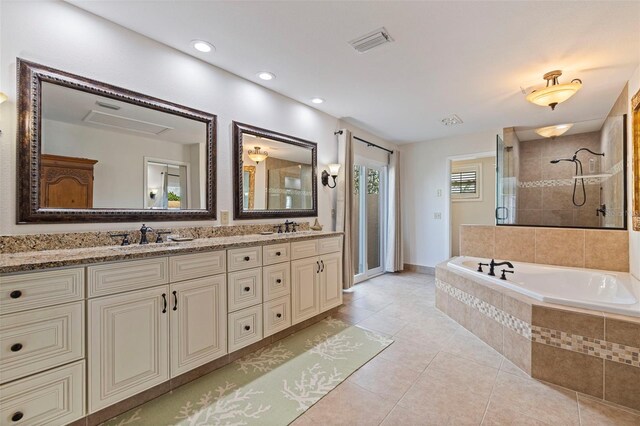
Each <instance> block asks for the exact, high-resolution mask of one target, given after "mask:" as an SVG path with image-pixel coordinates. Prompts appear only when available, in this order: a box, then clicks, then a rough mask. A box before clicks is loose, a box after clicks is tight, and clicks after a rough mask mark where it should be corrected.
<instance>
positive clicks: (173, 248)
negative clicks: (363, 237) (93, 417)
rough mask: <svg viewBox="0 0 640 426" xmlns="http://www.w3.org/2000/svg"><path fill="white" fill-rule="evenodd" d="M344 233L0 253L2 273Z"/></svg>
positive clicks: (255, 236)
mask: <svg viewBox="0 0 640 426" xmlns="http://www.w3.org/2000/svg"><path fill="white" fill-rule="evenodd" d="M336 235H342V232H323V231H299V232H292V233H289V234H284V233H283V234H270V235H259V234H251V235H235V236H228V237H215V238H197V239H194V240H192V241H183V242H175V241H170V242H165V243H160V244H154V243H150V244H147V245H139V244H135V245H134V244H132V245H129V246H102V247H89V248H75V249H57V250H43V251H25V252H18V253H7V254H0V273H1V274H6V273H12V272H24V271H35V270H40V269H47V268H60V267H63V266H74V265H87V264H91V263H100V262H114V261H121V260H133V259H143V258H148V257H158V256H167V255H174V254H188V253H197V252H205V251H214V250H224V249H228V248H238V247H249V246H253V245H269V244H277V243H279V242H290V241H302V240H310V239H314V238H326V237H331V236H336Z"/></svg>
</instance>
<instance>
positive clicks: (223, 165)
mask: <svg viewBox="0 0 640 426" xmlns="http://www.w3.org/2000/svg"><path fill="white" fill-rule="evenodd" d="M0 8H1V9H0V12H1V17H0V26H1V27H0V91H2V92H4V93H6V94H7V95H9V101H7V102H5V103H4V104H2V105H1V106H0V129H1V130H2V136H0V143H1V146H0V200H1V201H0V234H2V235H10V234H22V233H42V232H62V231H87V230H108V229H113V228H114V226H117V227H118V228H122V227H129V228H135V227H137V226H139V223H131V224H120V225H114V224H108V223H104V224H93V223H92V224H55V225H16V212H15V210H16V209H15V199H16V191H15V187H16V184H15V174H16V170H15V167H16V163H15V158H16V141H15V138H16V83H15V82H16V57H21V58H24V59H27V60H30V61H34V62H37V63H41V64H45V65H48V66H51V67H54V68H58V69H62V70H65V71H69V72H72V73H75V74H79V75H82V76H86V77H89V78H92V79H95V80H98V81H104V82H108V83H111V84H114V85H117V86H121V87H125V88H128V89H131V90H135V91H138V92H142V93H145V94H149V95H152V96H155V97H158V98H161V99H165V100H168V101H172V102H176V103H178V104H182V105H186V106H189V107H192V108H196V109H200V110H203V111H207V112H211V113H213V114H216V115H217V116H218V146H217V165H218V176H217V178H218V179H217V187H218V194H217V202H218V211H219V210H223V209H224V210H229V211H232V210H233V209H232V203H233V192H232V190H233V188H232V172H233V164H232V142H231V122H232V120H237V121H240V122H243V123H249V124H252V125H255V126H258V127H264V128H267V129H270V130H274V131H277V132H282V133H286V134H291V135H294V136H297V137H300V138H302V139H307V140H311V141H315V142H317V143H318V168H319V172H320V171H321V170H322V168H323V167H324V166H325V165H326V164H328V163H333V162H335V161H336V160H337V143H336V138H335V136H334V135H333V132H334V131H335V130H336V129H338V128H339V127H340V124H341V123H340V122H339V120H338V119H336V118H335V117H332V116H329V115H327V114H324V113H322V112H319V111H318V110H316V109H313V108H311V107H309V106H306V105H304V104H301V103H299V102H296V101H294V100H292V99H290V98H287V97H285V96H282V95H279V94H277V93H275V92H273V91H270V90H268V89H265V88H263V87H261V86H259V85H257V84H255V83H252V82H250V81H247V80H244V79H241V78H239V77H237V76H235V75H233V74H230V73H228V72H226V71H223V70H221V69H219V68H216V67H213V66H211V65H209V64H206V63H204V62H202V61H200V60H198V59H196V58H193V57H191V56H188V55H185V54H183V53H181V52H178V51H176V50H174V49H171V48H169V47H167V46H165V45H163V44H160V43H157V42H155V41H153V40H151V39H148V38H146V37H144V36H142V35H139V34H137V33H134V32H132V31H130V30H127V29H125V28H123V27H120V26H118V25H116V24H113V23H111V22H109V21H106V20H104V19H102V18H99V17H96V16H95V15H92V14H90V13H88V12H85V11H82V10H80V9H78V8H76V7H74V6H71V5H69V4H66V3H62V2H24V1H23V2H2V3H0ZM256 66H257V67H258V68H259V65H258V64H257V65H256ZM334 197H335V191H333V190H331V189H328V188H325V187H323V186H322V185H319V186H318V217H319V220H320V222H321V223H323V224H331V223H332V220H331V209H332V207H333V204H334ZM273 221H274V220H262V221H251V222H273ZM185 223H186V222H180V223H177V222H173V223H160V222H156V226H168V225H170V226H178V225H183V224H185ZM240 223H249V222H248V221H242V222H240ZM190 224H203V225H205V224H206V225H211V224H212V222H210V221H207V222H190ZM213 224H218V221H216V222H213Z"/></svg>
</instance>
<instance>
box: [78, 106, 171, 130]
mask: <svg viewBox="0 0 640 426" xmlns="http://www.w3.org/2000/svg"><path fill="white" fill-rule="evenodd" d="M83 121H85V122H87V123H91V124H99V125H101V126H106V127H114V128H117V129H122V130H129V131H132V132H138V133H146V134H148V135H159V134H160V133H162V132H164V131H166V130H170V129H172V128H171V127H167V126H163V125H161V124H154V123H149V122H147V121H142V120H136V119H133V118H128V117H122V116H120V115H114V114H108V113H106V112H101V111H96V110H91V111H89V114H87V115H86V116H85V117H84V119H83Z"/></svg>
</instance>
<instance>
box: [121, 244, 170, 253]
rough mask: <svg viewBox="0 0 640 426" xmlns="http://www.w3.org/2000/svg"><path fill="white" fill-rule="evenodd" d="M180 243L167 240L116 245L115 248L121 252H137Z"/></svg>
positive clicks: (159, 248)
mask: <svg viewBox="0 0 640 426" xmlns="http://www.w3.org/2000/svg"><path fill="white" fill-rule="evenodd" d="M179 244H180V243H176V242H166V243H159V244H155V243H149V244H131V245H129V246H115V247H113V249H114V250H117V251H121V252H137V251H153V249H157V250H161V249H165V248H170V247H176V246H178V245H179Z"/></svg>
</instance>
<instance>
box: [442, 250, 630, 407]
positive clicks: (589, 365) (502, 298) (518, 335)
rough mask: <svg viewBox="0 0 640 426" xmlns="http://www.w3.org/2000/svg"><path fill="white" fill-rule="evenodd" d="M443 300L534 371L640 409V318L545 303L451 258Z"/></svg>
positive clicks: (480, 333)
mask: <svg viewBox="0 0 640 426" xmlns="http://www.w3.org/2000/svg"><path fill="white" fill-rule="evenodd" d="M436 307H437V308H438V309H440V310H441V311H443V312H444V313H446V314H447V315H448V316H449V317H451V318H452V319H454V320H455V321H457V322H458V323H459V324H461V325H462V326H464V327H465V328H467V329H468V330H469V331H471V332H472V333H474V334H475V335H476V336H478V337H479V338H480V339H482V340H483V341H485V342H486V343H487V344H489V345H490V346H492V347H493V348H494V349H495V350H497V351H498V352H500V353H501V354H502V355H504V356H505V357H506V358H507V359H509V360H510V361H511V362H513V363H514V364H515V365H517V366H518V367H520V368H521V369H522V370H524V371H525V372H527V373H528V374H529V375H531V376H532V377H534V378H536V379H540V380H544V381H546V382H550V383H553V384H557V385H560V386H563V387H566V388H569V389H572V390H575V391H578V392H582V393H585V394H588V395H592V396H594V397H597V398H601V399H604V400H606V401H609V402H613V403H616V404H620V405H623V406H626V407H630V408H633V409H636V410H638V409H640V364H639V356H640V319H638V318H634V317H628V316H621V315H615V314H607V313H602V312H596V311H588V310H584V309H574V308H567V307H564V306H558V305H551V304H545V303H540V302H538V301H536V300H534V299H531V298H528V297H526V296H523V295H521V294H518V293H516V292H514V291H511V290H509V289H506V288H502V287H499V286H497V285H493V284H489V283H485V282H480V281H475V280H472V279H470V278H467V277H465V276H462V275H460V274H459V273H458V272H457V271H454V270H451V269H450V268H449V267H448V266H447V264H446V263H442V264H440V265H438V266H437V267H436Z"/></svg>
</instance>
